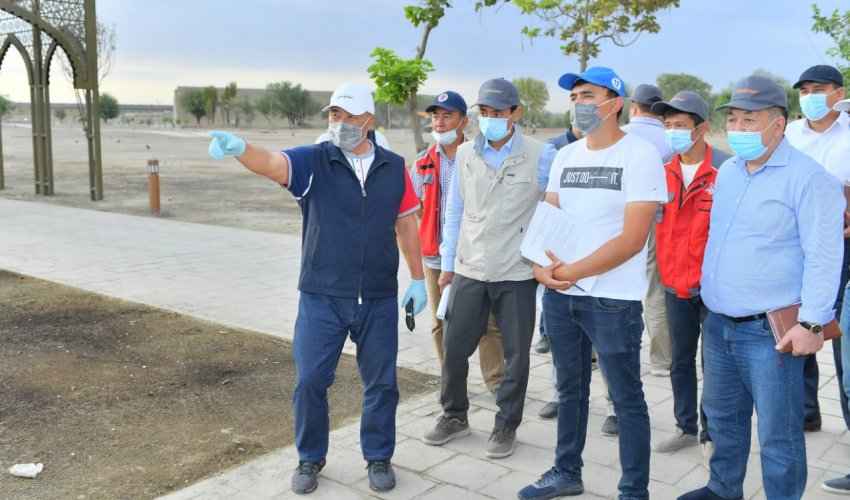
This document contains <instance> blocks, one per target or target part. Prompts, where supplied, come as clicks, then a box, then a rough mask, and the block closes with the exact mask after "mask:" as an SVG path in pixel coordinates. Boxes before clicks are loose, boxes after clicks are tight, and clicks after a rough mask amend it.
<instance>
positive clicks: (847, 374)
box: [833, 283, 850, 427]
mask: <svg viewBox="0 0 850 500" xmlns="http://www.w3.org/2000/svg"><path fill="white" fill-rule="evenodd" d="M847 288H850V283H848V284H847ZM847 288H845V289H844V300H843V302H842V305H841V316H840V320H839V322H838V326H839V327H841V333H842V334H844V335H850V293H848V292H850V290H848V289H847ZM833 342H835V341H834V340H833ZM833 345H835V344H834V343H833ZM840 345H841V349H840V351H841V362H842V364H843V366H848V367H850V337H848V338H845V339H844V342H841V343H840ZM841 377H842V381H843V382H844V385H843V389H844V390H843V392H844V399H842V400H841V402H842V403H844V405H843V409H844V411H847V412H850V405H848V404H847V400H848V399H850V370H846V371H844V372H843V373H842V376H841ZM848 427H850V426H848Z"/></svg>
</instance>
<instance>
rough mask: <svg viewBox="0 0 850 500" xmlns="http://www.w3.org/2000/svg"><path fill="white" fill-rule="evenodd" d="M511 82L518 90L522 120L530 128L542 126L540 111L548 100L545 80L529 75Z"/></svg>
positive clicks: (541, 111)
mask: <svg viewBox="0 0 850 500" xmlns="http://www.w3.org/2000/svg"><path fill="white" fill-rule="evenodd" d="M513 84H514V85H515V86H516V88H517V89H518V90H519V96H520V101H521V103H522V109H523V114H522V121H523V122H525V124H527V125H530V126H531V128H532V130H534V129H535V128H537V127H539V126H542V125H543V124H542V119H541V118H542V113H543V108H545V107H546V103H548V102H549V89H548V88H547V87H546V82H544V81H541V80H537V79H535V78H531V77H524V78H516V79H514V81H513Z"/></svg>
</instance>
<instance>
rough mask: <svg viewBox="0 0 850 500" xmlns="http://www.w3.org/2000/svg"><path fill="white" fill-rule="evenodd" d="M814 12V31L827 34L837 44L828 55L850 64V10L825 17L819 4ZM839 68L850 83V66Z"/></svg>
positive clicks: (840, 66)
mask: <svg viewBox="0 0 850 500" xmlns="http://www.w3.org/2000/svg"><path fill="white" fill-rule="evenodd" d="M812 11H813V14H812V19H814V21H815V24H814V25H812V31H814V32H815V33H825V34H827V35H829V37H830V38H832V40H833V41H834V42H835V47H830V48H829V49H827V51H826V53H827V54H828V55H830V56H832V57H840V58H841V59H844V60H845V61H847V62H850V10H848V11H846V12H845V13H844V14H841V13H840V12H839V11H838V9H835V10H834V11H833V12H832V14H831V15H829V16H825V15H823V14H822V13H821V10H820V9H819V8H818V6H817V4H812ZM838 68H839V69H840V70H841V72H842V73H843V74H844V81H845V82H847V81H850V65H846V64H838Z"/></svg>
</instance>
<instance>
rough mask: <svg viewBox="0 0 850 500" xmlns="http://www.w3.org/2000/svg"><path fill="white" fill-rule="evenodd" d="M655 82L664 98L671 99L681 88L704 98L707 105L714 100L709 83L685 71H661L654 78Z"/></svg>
mask: <svg viewBox="0 0 850 500" xmlns="http://www.w3.org/2000/svg"><path fill="white" fill-rule="evenodd" d="M655 84H656V85H658V88H659V90H661V93H662V94H663V95H664V98H665V99H671V98H672V97H673V96H674V95H676V93H678V92H680V91H682V90H689V91H691V92H695V93H697V94H699V95H700V97H702V98H703V99H705V102H707V103H708V105H709V107H710V106H711V105H712V103H713V102H714V96H713V95H712V93H711V85H710V84H709V83H708V82H706V81H705V80H703V79H701V78H700V77H698V76H694V75H689V74H687V73H662V74H660V75H658V77H657V78H656V79H655Z"/></svg>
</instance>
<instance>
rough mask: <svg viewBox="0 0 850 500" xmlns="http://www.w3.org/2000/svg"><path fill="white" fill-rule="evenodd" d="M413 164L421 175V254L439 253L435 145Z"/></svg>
mask: <svg viewBox="0 0 850 500" xmlns="http://www.w3.org/2000/svg"><path fill="white" fill-rule="evenodd" d="M414 166H415V167H416V169H417V173H418V174H419V175H420V176H421V177H422V190H423V192H424V193H423V196H422V219H421V220H420V221H419V241H420V243H421V244H422V255H425V256H429V257H435V256H438V255H440V197H441V196H442V193H441V192H440V153H439V152H438V151H437V145H436V144H435V145H433V146H431V147H430V148H428V151H426V152H425V154H424V155H422V156H421V157H420V158H419V159H417V160H416V163H415V164H414Z"/></svg>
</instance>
